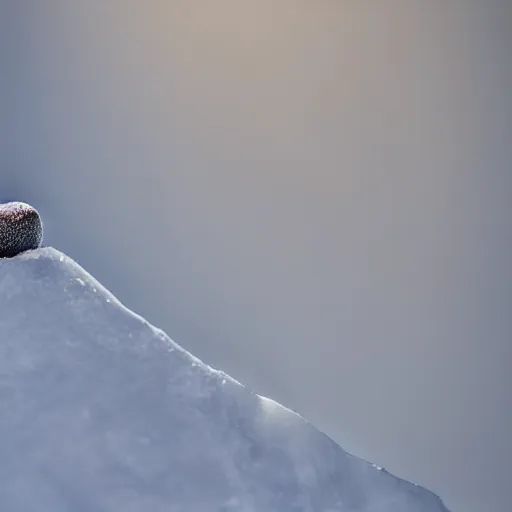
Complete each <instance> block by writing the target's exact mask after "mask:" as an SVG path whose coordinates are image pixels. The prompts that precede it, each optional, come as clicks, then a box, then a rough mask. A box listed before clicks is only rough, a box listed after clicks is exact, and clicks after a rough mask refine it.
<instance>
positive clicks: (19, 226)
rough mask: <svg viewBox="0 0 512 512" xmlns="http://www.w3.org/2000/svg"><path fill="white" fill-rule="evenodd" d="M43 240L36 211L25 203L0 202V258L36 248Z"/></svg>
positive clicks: (10, 256)
mask: <svg viewBox="0 0 512 512" xmlns="http://www.w3.org/2000/svg"><path fill="white" fill-rule="evenodd" d="M42 241H43V223H42V222H41V217H40V216H39V213H38V211H37V210H36V209H35V208H33V207H32V206H30V205H29V204H26V203H21V202H12V203H4V204H0V258H12V257H13V256H16V255H17V254H19V253H21V252H24V251H28V250H30V249H37V248H38V247H39V246H40V245H41V242H42Z"/></svg>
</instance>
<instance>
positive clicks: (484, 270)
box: [0, 0, 512, 512]
mask: <svg viewBox="0 0 512 512" xmlns="http://www.w3.org/2000/svg"><path fill="white" fill-rule="evenodd" d="M0 5H1V6H2V13H1V14H2V15H1V16H0V24H1V25H2V26H1V27H0V28H1V30H0V42H1V43H2V44H1V45H0V46H1V48H0V55H1V59H2V70H3V71H4V72H2V74H1V75H2V76H1V80H0V94H1V97H2V100H3V99H4V98H5V101H3V102H2V116H1V121H0V127H1V133H2V137H1V139H2V147H1V149H2V150H1V155H0V162H1V168H0V173H1V174H0V176H1V181H0V199H1V200H2V201H3V200H20V201H26V202H29V203H30V204H33V205H34V206H35V207H36V208H37V209H38V210H39V211H40V213H41V215H42V217H43V220H44V222H45V236H46V239H45V243H47V244H49V245H53V246H55V247H58V248H59V249H62V250H63V251H65V252H66V253H67V254H69V255H70V256H72V257H74V258H75V259H77V260H78V262H79V263H80V264H82V265H83V266H84V267H85V268H86V269H87V270H88V271H90V272H91V273H92V274H93V275H94V276H95V277H97V278H98V279H99V280H100V281H101V282H102V283H104V284H105V285H106V286H107V287H108V288H109V289H111V290H112V291H113V292H114V293H115V294H116V296H118V297H119V298H120V299H121V300H122V301H123V302H124V303H126V304H127V305H128V306H129V307H130V308H132V309H134V310H135V311H137V312H138V313H140V314H142V315H143V316H144V317H145V318H147V319H148V320H149V321H150V322H152V323H153V324H155V325H158V326H159V327H162V328H163V329H164V330H165V331H166V332H167V333H168V334H169V335H170V336H171V337H173V338H174V339H177V340H179V341H180V344H182V345H183V346H184V348H186V349H187V350H190V351H191V352H192V353H194V354H195V355H196V356H198V357H200V358H201V359H202V360H204V361H205V362H207V363H209V364H211V365H213V366H215V367H217V368H220V369H222V370H223V371H226V372H227V373H229V374H230V375H233V376H234V377H235V378H237V379H238V380H240V381H242V382H244V383H246V384H248V385H249V386H250V387H251V388H252V389H254V390H255V391H256V392H259V393H261V394H263V395H266V396H270V397H272V398H273V399H275V400H277V401H278V402H280V403H285V404H286V405H287V406H289V407H291V408H292V409H294V410H297V411H298V412H300V413H301V414H302V415H303V416H304V417H306V418H308V420H310V421H312V422H313V423H314V424H315V425H316V426H317V427H318V428H320V429H321V430H322V431H324V432H326V433H327V434H328V435H329V436H331V437H332V438H333V439H334V440H335V441H336V442H338V443H340V444H341V445H343V447H344V448H345V449H347V450H348V451H349V452H351V453H354V454H357V455H358V456H361V457H363V458H365V459H367V460H372V461H373V460H374V461H379V464H382V465H384V466H385V467H386V468H387V469H388V470H389V471H390V472H392V473H393V474H397V475H399V476H401V477H403V478H406V479H407V480H411V481H415V482H421V483H422V485H425V486H426V487H427V488H429V489H432V490H433V491H434V492H435V493H436V494H439V495H441V496H442V497H443V499H444V500H445V502H446V504H447V506H448V507H449V508H450V509H452V510H453V511H454V512H479V511H481V510H489V511H493V512H508V511H509V508H510V503H511V501H512V490H511V487H510V485H509V478H508V467H509V461H510V460H512V441H511V439H510V432H512V403H511V400H512V399H511V395H510V391H509V390H510V389H511V387H512V383H511V377H510V376H511V372H510V368H511V364H512V353H511V352H512V345H511V343H510V340H511V333H512V316H511V315H510V304H511V303H512V274H511V272H510V261H512V250H511V248H512V241H511V233H512V226H511V219H512V212H511V206H510V205H511V201H510V197H509V196H510V190H512V173H511V170H510V169H511V164H512V146H511V145H510V143H509V139H510V133H512V126H511V123H512V121H511V120H512V101H511V100H510V91H511V90H512V59H511V58H510V54H511V52H510V48H511V40H510V39H511V35H510V33H511V31H510V20H511V19H512V15H511V7H512V4H511V3H510V2H509V1H506V0H489V1H486V2H483V1H481V2H477V1H473V0H470V1H466V0H465V1H462V0H454V1H452V2H448V3H442V4H441V3H432V2H420V1H419V0H418V1H412V2H410V1H409V2H405V1H403V0H391V1H390V2H385V3H379V4H378V5H376V4H372V5H371V6H370V5H369V4H367V3H365V2H359V1H358V2H355V1H352V2H326V1H319V2H304V1H292V0H285V1H283V2H278V3H277V4H276V2H271V1H270V0H260V1H255V0H242V1H235V0H219V1H217V2H206V1H200V2H193V3H191V2H189V1H188V0H172V1H169V2H167V1H166V2H164V1H160V0H149V1H147V2H135V1H133V0H127V1H121V0H101V1H100V0H90V1H80V0H78V1H75V2H65V1H62V0H46V1H45V2H38V1H36V0H25V1H23V2H20V1H9V0H4V1H1V2H0Z"/></svg>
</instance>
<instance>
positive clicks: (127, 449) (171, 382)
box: [0, 248, 447, 512]
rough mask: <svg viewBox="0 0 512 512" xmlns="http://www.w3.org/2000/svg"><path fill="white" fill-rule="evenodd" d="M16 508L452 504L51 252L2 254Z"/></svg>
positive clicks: (8, 478)
mask: <svg viewBox="0 0 512 512" xmlns="http://www.w3.org/2000/svg"><path fill="white" fill-rule="evenodd" d="M0 305H1V308H0V510H2V512H35V511H37V512H69V511H73V512H178V511H180V512H216V511H217V512H221V511H222V512H228V511H237V512H292V511H293V512H335V511H338V512H349V511H350V512H355V511H357V512H446V511H447V509H446V508H445V507H444V506H443V504H442V502H441V500H440V499H439V498H438V497H437V496H436V495H434V494H433V493H431V492H430V491H427V490H426V489H424V488H422V487H419V486H416V485H414V484H411V483H408V482H406V481H404V480H401V479H398V478H396V477H394V476H392V475H390V474H389V473H388V472H386V471H385V470H382V469H380V468H378V467H377V466H374V465H372V464H369V463H367V462H365V461H363V460H361V459H358V458H356V457H354V456H352V455H350V454H348V453H347V452H345V451H344V450H342V449H341V448H340V447H339V446H338V445H336V444H335V443H334V442H333V441H331V440H330V439H329V438H328V437H327V436H325V435H324V434H322V433H321V432H319V431H318V430H316V429H315V428H314V427H312V426H311V425H310V424H309V423H307V422H306V421H305V420H304V419H302V418H301V417H300V416H298V415H297V414H295V413H293V412H292V411H290V410H288V409H286V408H284V407H282V406H281V405H279V404H277V403H275V402H274V401H272V400H269V399H266V398H262V397H260V396H257V395H255V394H253V393H251V392H250V391H248V390H247V389H246V388H245V387H243V386H242V385H241V384H239V383H238V382H236V381H235V380H233V379H232V378H230V377H229V376H227V375H225V374H224V373H222V372H219V371H216V370H214V369H212V368H210V367H208V366H206V365H205V364H203V363H202V362H201V361H199V360H198V359H196V358H194V357H193V356H192V355H190V354H189V353H188V352H186V351H184V350H183V349H182V348H180V347H179V346H178V345H176V344H175V343H174V342H173V341H171V340H170V339H169V338H168V337H167V336H166V335H165V334H164V333H163V332H162V331H161V330H159V329H156V328H154V327H152V326H151V325H150V324H148V323H147V322H146V321H145V320H144V319H143V318H141V317H140V316H137V315H136V314H134V313H132V312H131V311H129V310H128V309H126V308H125V307H124V306H122V305H121V304H120V302H119V301H118V300H117V299H116V298H115V297H114V296H113V295H112V294H111V293H110V292H108V291H107V290H106V289H105V288H104V287H103V286H101V285H100V284H99V283H98V282H97V281H96V280H95V279H94V278H92V277H91V276H90V275H89V274H88V273H87V272H86V271H85V270H83V269H82V268H81V267H80V266H79V265H78V264H77V263H75V262H74V261H73V260H71V259H70V258H68V257H67V256H65V255H63V254H62V253H60V252H58V251H56V250H55V249H52V248H44V249H37V250H34V251H28V252H25V253H23V254H20V255H18V256H16V257H14V258H12V259H4V260H0Z"/></svg>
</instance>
